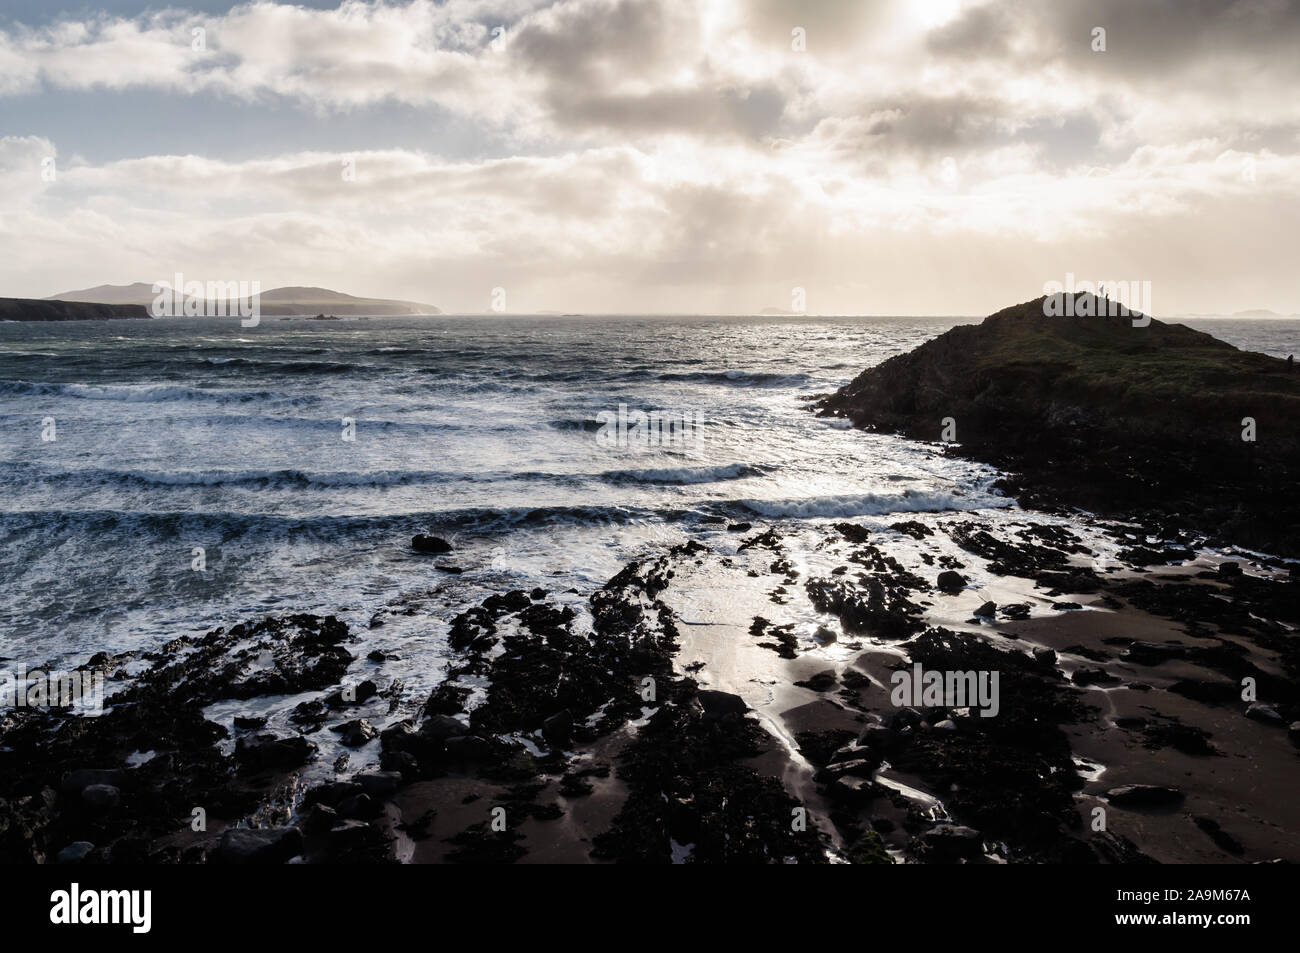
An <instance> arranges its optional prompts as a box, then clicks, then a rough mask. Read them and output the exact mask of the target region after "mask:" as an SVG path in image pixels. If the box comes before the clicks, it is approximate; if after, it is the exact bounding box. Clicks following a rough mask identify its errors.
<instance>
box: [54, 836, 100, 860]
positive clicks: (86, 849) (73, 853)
mask: <svg viewBox="0 0 1300 953" xmlns="http://www.w3.org/2000/svg"><path fill="white" fill-rule="evenodd" d="M94 849H95V845H94V844H92V843H91V842H90V841H88V840H79V841H73V842H72V843H71V844H69V845H68V846H67V847H65V848H63V850H61V851H59V853H58V854H57V855H56V856H55V858H54V862H55V863H56V864H79V863H81V862H82V861H83V860H85V859H86V858H87V857H88V856H90V852H91V851H93V850H94Z"/></svg>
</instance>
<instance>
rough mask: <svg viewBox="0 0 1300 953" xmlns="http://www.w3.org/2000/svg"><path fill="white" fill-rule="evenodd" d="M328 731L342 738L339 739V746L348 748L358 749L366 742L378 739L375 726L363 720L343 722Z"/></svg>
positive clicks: (355, 719)
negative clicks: (334, 732)
mask: <svg viewBox="0 0 1300 953" xmlns="http://www.w3.org/2000/svg"><path fill="white" fill-rule="evenodd" d="M330 730H331V731H336V732H338V733H339V734H340V735H341V736H342V737H340V738H339V744H341V745H344V746H345V747H348V748H360V747H361V746H362V745H363V744H366V743H367V742H368V741H371V740H373V739H375V738H378V737H379V732H378V731H377V730H376V729H375V726H374V725H372V724H371V723H370V722H368V721H366V719H364V718H354V719H352V720H351V721H345V722H344V723H343V724H341V725H335V726H334V727H333V728H331V729H330Z"/></svg>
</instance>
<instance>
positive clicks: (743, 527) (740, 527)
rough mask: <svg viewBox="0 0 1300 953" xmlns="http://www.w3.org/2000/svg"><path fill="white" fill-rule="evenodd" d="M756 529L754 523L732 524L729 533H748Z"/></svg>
mask: <svg viewBox="0 0 1300 953" xmlns="http://www.w3.org/2000/svg"><path fill="white" fill-rule="evenodd" d="M753 528H754V525H753V524H752V523H732V524H731V525H730V526H728V527H727V532H728V533H748V532H749V531H750V530H751V529H753Z"/></svg>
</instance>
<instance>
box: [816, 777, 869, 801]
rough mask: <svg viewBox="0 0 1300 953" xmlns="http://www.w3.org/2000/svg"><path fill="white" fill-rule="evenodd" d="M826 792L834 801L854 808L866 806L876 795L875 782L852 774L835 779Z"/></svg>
mask: <svg viewBox="0 0 1300 953" xmlns="http://www.w3.org/2000/svg"><path fill="white" fill-rule="evenodd" d="M827 792H828V793H829V794H830V796H831V797H832V798H834V799H835V800H837V801H844V802H845V803H846V804H850V805H853V806H855V807H859V806H861V805H863V804H866V803H867V802H869V801H870V800H871V799H872V798H874V797H875V796H876V793H877V792H876V785H875V782H873V781H871V779H869V778H860V777H857V776H856V775H852V774H846V775H843V776H842V777H839V778H836V779H835V782H834V783H833V784H832V785H831V786H830V787H829V788H828V789H827Z"/></svg>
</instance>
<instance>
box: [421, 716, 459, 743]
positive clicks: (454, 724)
mask: <svg viewBox="0 0 1300 953" xmlns="http://www.w3.org/2000/svg"><path fill="white" fill-rule="evenodd" d="M468 733H469V729H468V728H466V727H465V723H464V722H462V721H460V720H459V719H457V718H453V717H451V715H430V716H429V717H428V718H426V719H425V720H424V724H423V725H421V726H420V734H422V735H424V736H425V737H428V738H434V739H437V740H438V741H446V740H447V739H448V738H456V737H459V736H460V735H464V734H468Z"/></svg>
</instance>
